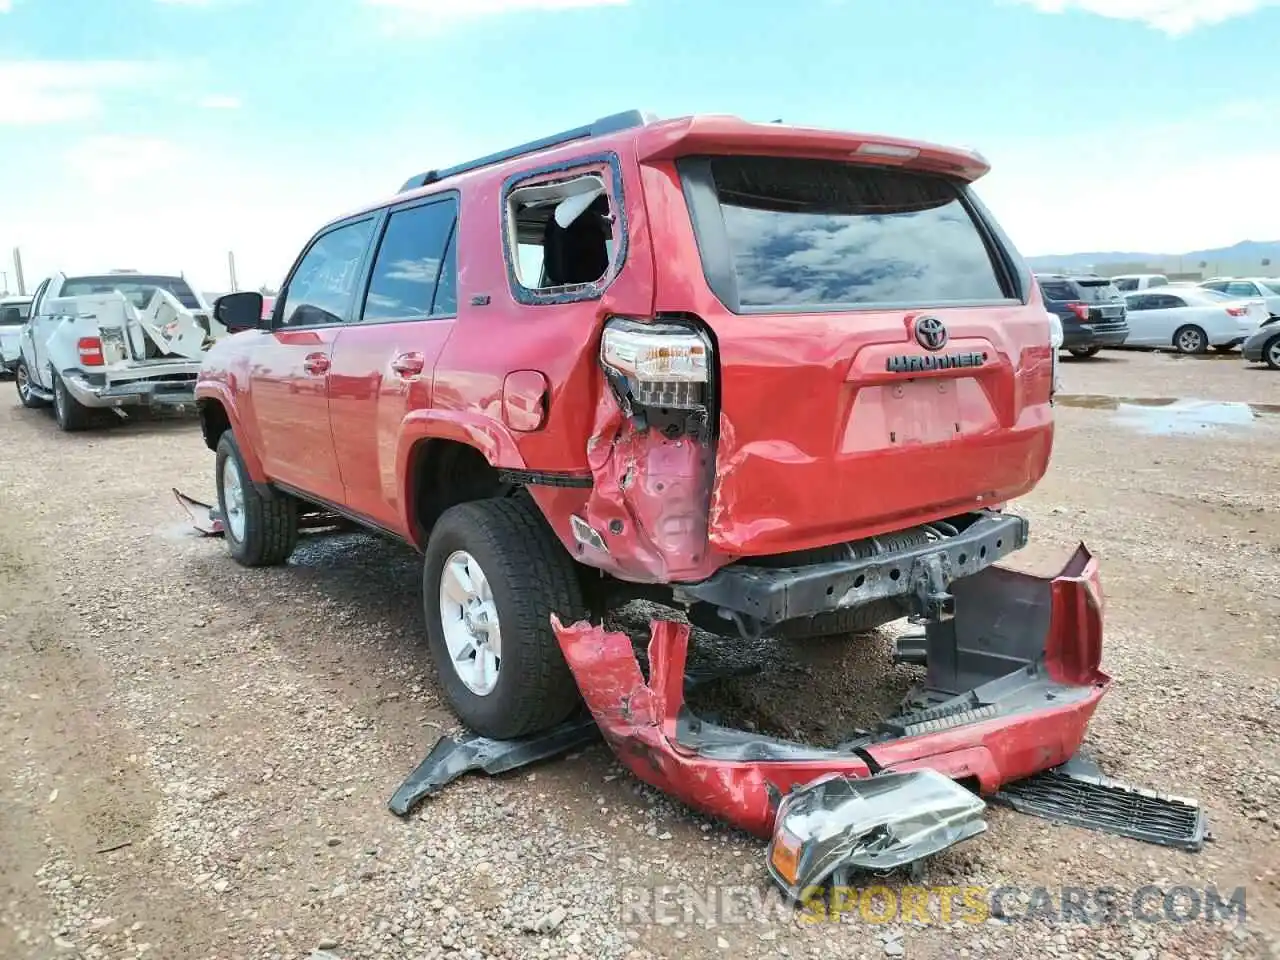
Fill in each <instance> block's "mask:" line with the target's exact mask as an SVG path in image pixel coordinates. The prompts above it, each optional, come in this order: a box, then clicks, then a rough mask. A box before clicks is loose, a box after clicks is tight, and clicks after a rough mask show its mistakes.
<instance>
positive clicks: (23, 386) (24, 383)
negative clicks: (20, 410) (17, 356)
mask: <svg viewBox="0 0 1280 960" xmlns="http://www.w3.org/2000/svg"><path fill="white" fill-rule="evenodd" d="M13 382H14V383H15V384H16V385H17V387H18V400H20V401H21V402H22V405H23V406H24V407H27V408H28V409H31V410H34V409H35V408H36V407H47V406H48V405H49V401H48V400H45V399H44V398H43V397H37V396H36V395H35V393H33V392H32V390H31V371H30V370H28V369H27V362H26V361H25V360H19V361H18V366H17V367H16V368H15V369H14V371H13Z"/></svg>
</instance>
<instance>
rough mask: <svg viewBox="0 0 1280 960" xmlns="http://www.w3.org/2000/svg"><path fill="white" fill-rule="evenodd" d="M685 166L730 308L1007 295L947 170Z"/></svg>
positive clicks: (776, 162) (737, 160)
mask: <svg viewBox="0 0 1280 960" xmlns="http://www.w3.org/2000/svg"><path fill="white" fill-rule="evenodd" d="M704 165H705V166H704ZM681 171H682V173H685V175H686V178H687V179H686V184H687V185H689V186H690V189H691V194H692V195H691V206H692V208H693V213H694V219H695V222H697V223H698V228H699V229H698V234H699V238H698V239H699V246H700V249H701V252H702V257H703V261H704V264H705V265H706V268H707V269H706V273H707V278H708V281H709V282H710V283H711V286H712V288H713V289H714V290H715V292H716V295H717V296H718V297H719V298H720V299H721V300H722V301H723V302H724V303H725V305H726V306H728V307H729V309H731V310H734V311H737V312H752V311H767V310H771V309H772V310H786V309H806V308H808V309H822V308H825V309H840V308H843V307H860V306H868V305H879V306H895V305H903V306H919V305H925V304H945V303H970V302H990V301H993V300H1002V299H1006V298H1008V297H1010V296H1011V295H1012V294H1011V293H1010V292H1009V291H1008V290H1006V289H1005V284H1004V283H1002V280H1001V277H1002V274H1001V273H1000V272H997V269H996V266H995V262H994V261H993V259H992V256H991V252H990V250H989V249H988V247H987V243H986V241H985V239H984V236H983V233H982V231H981V230H980V228H979V226H978V224H977V223H976V222H975V220H974V218H973V215H972V214H971V213H970V208H969V207H968V205H967V204H966V203H965V202H964V197H963V195H962V192H961V189H962V188H961V186H960V185H958V184H956V183H954V182H952V181H950V180H947V179H945V178H942V177H938V176H933V175H926V174H917V173H910V172H906V171H899V170H885V169H877V168H875V167H869V166H865V165H860V164H852V163H841V162H838V161H832V160H808V159H799V158H774V157H713V158H710V159H707V160H702V161H682V162H681ZM708 174H709V179H710V181H711V182H710V184H705V181H706V180H707V179H708ZM689 179H695V180H699V183H698V184H695V185H690V184H689ZM702 185H706V186H710V188H711V189H712V190H713V191H714V200H712V201H711V202H710V204H708V203H706V202H699V198H698V197H697V193H698V190H697V187H698V186H702ZM716 207H718V210H717V209H716ZM714 220H718V221H719V222H713V221H714ZM724 248H727V249H724ZM725 261H727V262H725Z"/></svg>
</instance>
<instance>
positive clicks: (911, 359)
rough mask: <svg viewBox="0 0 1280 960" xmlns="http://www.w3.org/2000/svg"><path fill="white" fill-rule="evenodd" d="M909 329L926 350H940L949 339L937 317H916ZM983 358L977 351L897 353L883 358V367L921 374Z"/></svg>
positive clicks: (978, 363) (976, 364)
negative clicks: (884, 359) (919, 353)
mask: <svg viewBox="0 0 1280 960" xmlns="http://www.w3.org/2000/svg"><path fill="white" fill-rule="evenodd" d="M912 331H913V332H914V333H915V337H916V343H918V344H920V346H922V347H924V348H925V349H926V350H941V349H942V348H943V347H945V346H946V345H947V341H948V339H949V337H948V335H947V328H946V326H945V325H944V324H943V322H942V321H941V320H939V319H938V318H937V317H930V316H927V315H926V316H923V317H917V318H916V320H915V323H913V324H912ZM986 360H987V355H986V354H985V353H983V352H982V351H980V350H967V351H965V352H963V353H926V354H924V355H913V354H906V353H900V354H895V355H893V356H890V357H889V358H888V359H887V360H886V361H885V369H886V370H888V371H889V372H890V373H923V372H924V371H926V370H951V369H953V368H954V367H980V366H982V365H983V364H984V363H985V362H986Z"/></svg>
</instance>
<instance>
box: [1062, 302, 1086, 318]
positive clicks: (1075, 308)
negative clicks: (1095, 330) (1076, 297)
mask: <svg viewBox="0 0 1280 960" xmlns="http://www.w3.org/2000/svg"><path fill="white" fill-rule="evenodd" d="M1067 309H1068V310H1070V311H1071V312H1072V313H1074V314H1075V315H1076V316H1077V317H1079V318H1080V319H1081V320H1088V319H1089V305H1088V304H1087V303H1068V304H1067Z"/></svg>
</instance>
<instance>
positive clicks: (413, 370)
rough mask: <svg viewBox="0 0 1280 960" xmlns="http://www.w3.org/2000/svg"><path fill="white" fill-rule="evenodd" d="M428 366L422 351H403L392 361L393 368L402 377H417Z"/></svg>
mask: <svg viewBox="0 0 1280 960" xmlns="http://www.w3.org/2000/svg"><path fill="white" fill-rule="evenodd" d="M424 366H426V360H425V359H424V358H423V356H422V354H420V353H402V354H400V355H399V356H398V357H396V358H395V359H394V360H392V361H391V369H392V370H394V371H395V372H396V373H398V374H400V376H402V377H416V376H417V375H418V374H420V373H421V372H422V368H423V367H424Z"/></svg>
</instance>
